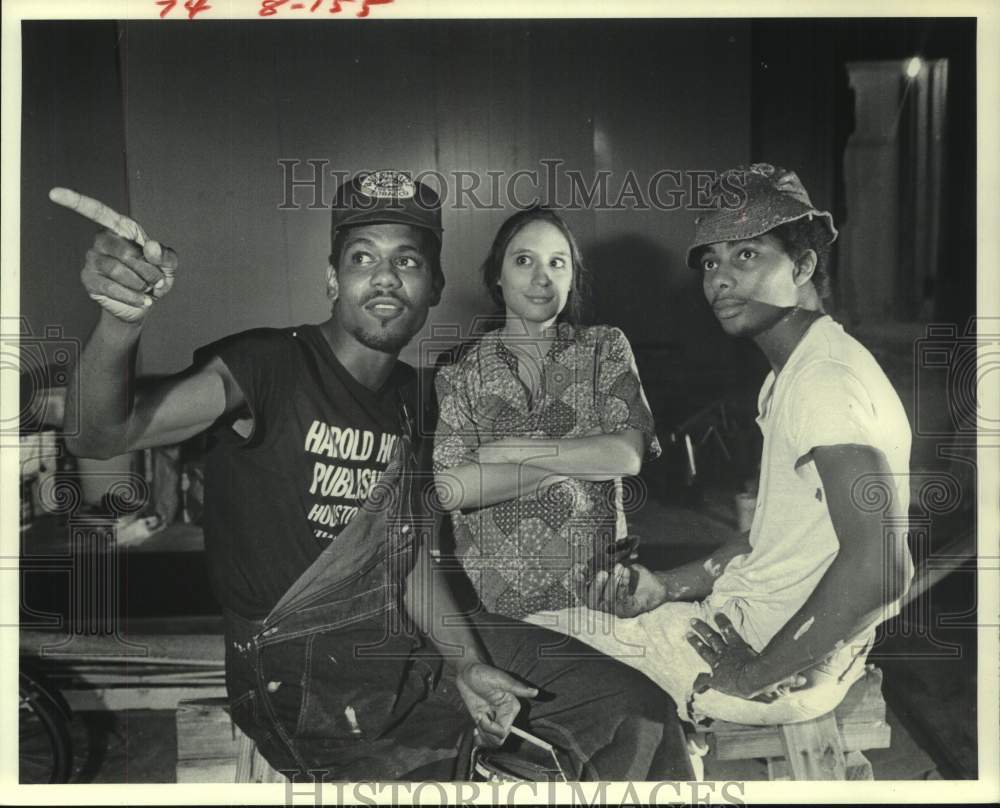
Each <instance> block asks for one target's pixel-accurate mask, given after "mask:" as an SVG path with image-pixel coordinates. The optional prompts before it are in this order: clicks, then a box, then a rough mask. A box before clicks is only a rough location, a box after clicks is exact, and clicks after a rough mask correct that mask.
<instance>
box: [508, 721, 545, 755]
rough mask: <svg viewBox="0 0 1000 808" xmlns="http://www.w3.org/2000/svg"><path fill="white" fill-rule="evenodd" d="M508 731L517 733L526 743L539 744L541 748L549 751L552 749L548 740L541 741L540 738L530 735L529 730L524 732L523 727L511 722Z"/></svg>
mask: <svg viewBox="0 0 1000 808" xmlns="http://www.w3.org/2000/svg"><path fill="white" fill-rule="evenodd" d="M510 731H511V733H512V734H514V735H517V736H518V737H519V738H524V740H526V741H527V742H528V743H533V744H535V746H540V747H542V749H546V750H548V751H549V752H553V751H554V749H553V747H552V744H550V743H549V742H548V741H543V740H542V739H541V738H538V737H536V736H534V735H532V734H531V733H530V732H525V731H524V730H523V729H521V728H519V727H515V726H514V725H513V724H511V727H510Z"/></svg>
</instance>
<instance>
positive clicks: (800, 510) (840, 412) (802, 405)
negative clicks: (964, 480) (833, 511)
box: [708, 316, 910, 650]
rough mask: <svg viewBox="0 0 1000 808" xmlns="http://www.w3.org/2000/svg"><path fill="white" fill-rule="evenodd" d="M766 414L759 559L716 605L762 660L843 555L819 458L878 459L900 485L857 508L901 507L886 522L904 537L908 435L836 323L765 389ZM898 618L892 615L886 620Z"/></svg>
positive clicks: (753, 557)
mask: <svg viewBox="0 0 1000 808" xmlns="http://www.w3.org/2000/svg"><path fill="white" fill-rule="evenodd" d="M758 410H759V415H758V417H757V423H758V424H759V425H760V428H761V432H762V433H763V435H764V448H763V453H762V455H761V468H760V486H759V491H758V494H757V510H756V512H755V514H754V519H753V525H752V527H751V529H750V545H751V547H752V548H753V549H752V551H751V552H750V553H748V554H746V555H742V556H738V557H736V558H734V559H733V560H732V561H731V562H730V563H729V565H728V566H727V567H726V569H725V571H724V572H723V574H722V575H721V576H720V577H719V579H718V580H717V581H716V583H715V586H714V587H713V590H712V594H711V595H710V596H709V598H708V603H709V605H710V606H712V607H713V609H716V610H718V611H722V612H723V613H725V614H726V615H727V616H728V617H729V618H730V619H731V620H732V621H733V623H734V625H735V626H736V627H737V628H738V630H739V631H740V633H741V634H742V635H743V637H744V638H745V639H746V640H747V642H748V643H750V645H752V646H753V647H754V648H755V649H757V650H760V649H762V648H763V647H764V646H765V645H767V643H768V642H769V641H770V640H771V638H772V637H773V636H774V635H775V634H776V633H777V632H778V631H779V630H780V629H781V628H782V626H784V625H785V623H786V622H788V620H789V618H791V616H792V615H793V614H795V612H797V611H798V610H799V608H800V607H801V606H802V604H803V603H805V601H806V599H807V598H808V597H809V595H810V594H812V591H813V590H814V589H815V588H816V585H817V584H818V583H819V580H820V578H822V576H823V573H824V572H826V569H827V567H829V566H830V564H831V562H832V561H833V559H834V558H835V557H836V555H837V552H838V550H839V549H840V545H839V543H838V541H837V535H836V533H835V532H834V529H833V523H832V522H831V520H830V513H829V511H828V510H827V505H826V496H825V494H824V491H823V484H822V482H821V481H820V478H819V474H818V472H817V471H816V464H815V462H814V461H813V457H812V450H813V449H814V448H815V447H817V446H835V445H838V444H859V445H865V446H872V447H874V448H876V449H879V450H880V451H881V452H882V453H883V454H884V455H885V457H886V460H887V461H888V465H889V468H890V470H891V472H892V478H891V479H890V480H884V479H883V480H864V479H862V480H859V481H858V482H857V483H856V487H855V491H856V497H857V501H858V502H859V504H860V505H861V506H863V507H870V508H873V509H875V508H878V509H880V510H881V509H882V508H883V507H884V506H885V505H887V504H888V502H887V500H888V497H889V496H893V497H895V503H894V504H895V505H896V506H897V507H896V508H894V513H896V514H901V515H902V516H901V518H899V519H895V520H893V519H890V518H889V517H888V516H887V517H886V530H891V531H893V532H900V531H905V530H906V528H907V526H906V523H905V515H906V513H907V511H908V508H909V499H910V489H909V464H910V426H909V422H908V421H907V418H906V413H905V411H904V410H903V405H902V404H901V403H900V401H899V396H898V395H896V391H895V390H894V389H893V387H892V385H891V384H890V382H889V380H888V379H887V378H886V376H885V374H884V373H883V372H882V369H881V368H880V367H879V366H878V363H877V362H876V361H875V359H874V357H872V355H871V354H870V353H869V352H868V350H867V349H866V348H865V347H864V346H863V345H861V343H859V342H858V341H857V340H855V339H854V338H853V337H851V336H849V335H847V334H846V333H844V329H843V328H842V327H841V326H840V324H839V323H837V322H835V321H834V320H832V319H831V318H830V317H828V316H823V317H820V318H819V319H818V320H816V322H814V323H813V324H812V325H811V326H810V327H809V329H808V331H806V333H805V335H804V336H803V337H802V339H801V340H800V342H799V344H798V345H797V346H796V347H795V350H794V351H792V354H791V356H790V357H789V359H788V361H787V362H786V364H785V366H784V367H783V368H782V369H781V372H780V373H779V374H778V375H777V377H775V375H774V373H773V372H772V373H770V374H769V375H768V377H767V378H766V379H765V380H764V385H763V387H761V390H760V395H759V397H758ZM886 512H887V513H888V511H886ZM897 610H898V608H897V607H896V606H895V604H894V605H893V606H891V607H889V608H887V609H886V610H885V611H884V612H883V615H882V619H885V618H886V617H888V616H890V615H891V614H894V613H895V611H897ZM872 628H874V626H873V627H872Z"/></svg>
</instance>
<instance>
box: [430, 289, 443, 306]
mask: <svg viewBox="0 0 1000 808" xmlns="http://www.w3.org/2000/svg"><path fill="white" fill-rule="evenodd" d="M443 291H444V284H443V283H435V284H434V285H433V287H432V289H431V301H430V307H431V308H434V306H436V305H437V304H438V303H440V302H441V292H443Z"/></svg>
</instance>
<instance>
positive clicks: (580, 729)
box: [226, 610, 691, 780]
mask: <svg viewBox="0 0 1000 808" xmlns="http://www.w3.org/2000/svg"><path fill="white" fill-rule="evenodd" d="M383 618H384V619H383ZM391 622H392V615H391V610H388V611H386V612H385V613H384V614H383V616H382V617H381V618H373V619H370V620H366V621H364V622H363V623H356V624H354V625H352V626H350V627H348V628H346V629H342V630H339V631H336V632H333V633H331V634H329V635H328V636H325V637H322V638H321V639H320V635H312V639H311V640H310V639H309V638H303V637H298V638H293V639H291V640H288V641H279V642H275V643H271V644H266V643H265V644H264V645H261V639H262V638H261V637H260V633H261V630H262V628H261V626H262V623H259V622H258V623H254V622H251V621H243V620H240V619H239V618H237V617H235V616H232V615H231V616H229V620H228V621H227V626H228V632H227V638H226V652H227V655H226V671H227V687H228V689H229V696H230V702H231V706H232V716H233V719H234V721H236V723H237V724H238V725H239V726H240V728H241V729H242V730H243V731H244V732H246V734H247V735H249V736H250V737H251V738H252V739H253V740H254V741H255V742H256V744H257V747H258V750H259V751H260V753H261V754H262V755H263V756H264V757H265V758H266V759H267V761H268V762H269V763H270V764H271V765H272V766H273V767H274V768H276V769H278V770H280V771H282V772H284V773H286V774H288V773H290V772H306V771H313V772H315V771H317V770H320V771H323V772H325V774H324V775H323V776H324V777H325V778H326V779H330V780H334V779H336V780H373V779H377V780H406V779H411V777H412V775H411V774H410V773H411V772H413V771H415V770H421V771H422V772H424V774H423V775H421V779H423V778H424V777H428V778H429V777H437V778H440V779H450V777H451V776H452V774H453V773H454V772H456V771H457V770H458V768H459V766H460V764H461V761H457V760H456V755H457V753H458V752H457V747H458V746H459V742H460V739H461V738H462V736H463V734H464V733H467V732H469V731H470V730H471V729H472V726H473V725H472V721H471V718H470V716H469V714H468V711H467V709H466V707H465V705H464V703H463V701H462V699H461V697H460V695H459V693H458V689H457V686H456V684H455V679H454V674H453V673H452V670H453V669H452V667H451V665H449V664H447V662H446V661H445V660H444V659H442V657H441V656H440V655H439V654H438V653H437V652H436V651H434V650H432V649H430V648H428V647H427V645H426V644H424V643H423V642H421V640H420V638H419V637H414V636H407V635H405V634H399V635H397V636H396V637H391V636H390V635H387V633H386V631H385V629H386V628H387V627H390V628H391V626H390V625H389V624H390V623H391ZM474 622H475V625H476V629H477V631H478V633H479V635H480V638H481V639H482V642H483V645H484V646H485V648H486V649H487V651H488V653H489V655H490V657H491V659H492V661H493V664H494V665H495V666H496V667H498V668H500V669H502V670H506V671H508V672H510V673H511V674H513V675H514V676H515V677H517V678H520V679H522V680H523V681H525V682H528V683H530V684H531V685H534V686H535V687H537V688H538V689H539V691H540V692H539V695H538V697H537V698H535V699H530V700H526V701H525V702H524V706H523V708H522V711H521V714H520V715H519V716H518V719H517V722H516V723H517V724H518V725H519V726H521V727H523V728H525V729H527V730H528V731H529V732H532V733H533V734H535V735H537V736H539V737H541V738H544V739H545V740H547V741H548V742H549V743H551V744H552V745H553V746H554V747H555V748H556V752H557V755H558V756H559V758H560V762H561V764H562V766H563V769H564V771H566V772H567V775H568V776H569V777H571V778H573V779H578V780H666V779H689V778H690V777H691V771H690V768H689V767H690V761H689V758H688V754H687V750H686V747H685V744H684V740H683V736H682V732H681V728H680V724H679V722H678V720H677V716H676V707H675V705H674V704H673V702H672V701H671V699H670V697H669V696H668V695H666V694H665V693H664V692H663V691H661V690H660V689H659V688H657V687H656V686H655V685H653V683H652V682H650V681H649V680H648V679H647V678H646V677H644V676H642V675H641V674H639V673H637V672H636V671H634V670H632V669H630V668H628V667H626V666H624V665H621V664H620V663H617V662H615V661H614V660H611V659H609V658H607V657H604V656H601V655H599V654H595V652H594V651H593V650H592V649H590V648H588V647H587V646H584V645H582V644H580V643H578V642H576V641H575V640H571V639H568V638H566V637H563V636H561V635H559V634H555V633H553V632H549V631H546V630H544V629H540V628H537V627H535V626H529V625H527V624H525V623H520V622H517V621H513V620H509V619H507V618H503V617H498V616H495V615H479V616H477V617H476V618H474ZM390 634H391V633H390ZM387 637H389V638H388V639H387ZM263 639H265V640H266V638H263ZM366 646H367V647H368V651H363V650H362V649H364V648H365V647H366ZM373 650H374V651H377V652H378V653H375V654H372V653H371V651H373ZM428 771H430V772H435V774H433V775H427V774H426V773H427V772H428ZM314 776H318V775H314Z"/></svg>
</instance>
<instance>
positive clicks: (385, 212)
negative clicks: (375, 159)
mask: <svg viewBox="0 0 1000 808" xmlns="http://www.w3.org/2000/svg"><path fill="white" fill-rule="evenodd" d="M332 207H333V217H332V221H331V223H330V236H331V238H332V237H333V236H334V235H335V234H336V232H337V231H338V230H339V229H341V228H342V227H357V226H359V225H364V224H408V225H412V226H414V227H422V228H424V229H425V230H430V231H431V232H432V233H433V234H434V236H435V237H436V238H437V240H438V242H439V243H440V241H441V233H442V230H443V229H444V228H442V226H441V200H440V198H439V197H438V195H437V194H436V193H435V192H434V191H433V190H432V189H430V188H429V187H427V186H426V185H425V184H424V183H422V182H417V181H415V180H413V179H411V178H410V175H409V174H407V173H405V172H403V171H395V170H393V169H382V170H380V171H370V172H363V173H361V174H356V175H355V176H353V177H352V178H351V179H350V180H348V181H347V182H345V183H344V184H342V185H341V186H340V187H339V188H338V189H337V192H336V193H335V194H334V197H333V206H332Z"/></svg>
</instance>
